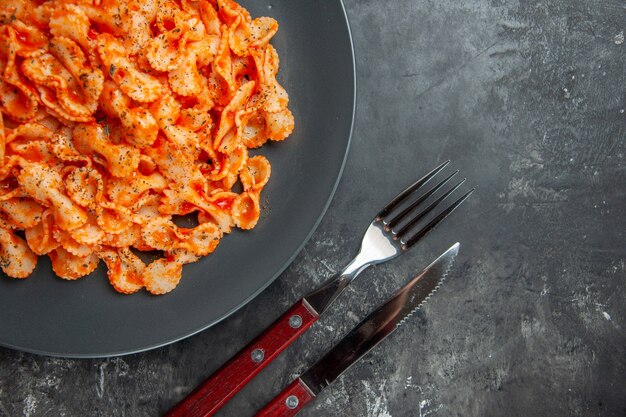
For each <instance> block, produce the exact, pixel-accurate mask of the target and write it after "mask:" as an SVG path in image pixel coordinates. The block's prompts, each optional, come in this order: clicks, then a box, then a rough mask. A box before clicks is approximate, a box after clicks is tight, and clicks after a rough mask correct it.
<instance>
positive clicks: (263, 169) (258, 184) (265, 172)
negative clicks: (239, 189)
mask: <svg viewBox="0 0 626 417" xmlns="http://www.w3.org/2000/svg"><path fill="white" fill-rule="evenodd" d="M271 173H272V166H271V165H270V162H269V161H268V160H267V158H266V157H264V156H263V155H257V156H253V157H252V158H248V161H247V163H246V165H245V166H244V167H243V168H242V169H241V171H240V172H239V178H240V179H241V184H242V185H243V189H244V191H248V190H260V189H262V188H263V187H265V184H267V182H268V181H269V179H270V174H271Z"/></svg>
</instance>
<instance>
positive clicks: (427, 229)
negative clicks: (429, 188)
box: [402, 188, 476, 250]
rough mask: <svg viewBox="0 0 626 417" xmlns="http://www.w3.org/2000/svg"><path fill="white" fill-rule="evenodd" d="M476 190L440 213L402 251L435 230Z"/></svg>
mask: <svg viewBox="0 0 626 417" xmlns="http://www.w3.org/2000/svg"><path fill="white" fill-rule="evenodd" d="M475 190H476V188H472V189H471V190H469V191H468V192H467V193H465V194H464V195H463V196H461V197H460V198H459V199H458V200H456V201H455V202H454V203H453V204H452V205H451V206H450V207H448V208H447V209H445V210H444V211H442V212H441V213H439V215H438V216H437V217H435V218H434V219H432V220H431V221H430V222H429V223H428V224H427V225H426V226H424V227H423V228H422V230H420V231H419V232H418V233H417V234H416V235H415V236H413V237H412V238H411V239H409V240H408V241H407V242H406V243H405V244H403V245H402V249H404V250H406V249H408V248H410V247H411V246H413V245H415V244H416V243H417V242H418V241H419V240H420V239H422V238H423V237H424V236H426V235H427V234H428V233H429V232H430V231H432V230H434V229H435V228H436V227H437V226H438V225H439V223H441V221H442V220H443V219H445V218H446V217H448V216H449V215H450V213H452V212H453V211H454V210H456V208H457V207H458V206H460V205H461V204H462V203H463V202H464V201H465V200H467V198H468V197H469V196H470V195H471V194H472V193H473V192H474V191H475Z"/></svg>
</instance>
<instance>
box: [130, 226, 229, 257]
mask: <svg viewBox="0 0 626 417" xmlns="http://www.w3.org/2000/svg"><path fill="white" fill-rule="evenodd" d="M142 238H143V240H144V241H145V242H146V243H147V244H148V245H149V246H150V247H153V248H155V249H158V250H162V251H173V250H175V249H182V250H186V251H188V252H190V253H193V254H194V255H197V256H206V255H208V254H209V253H211V252H213V251H214V250H215V247H216V246H217V244H218V243H219V241H220V239H221V238H222V232H221V230H220V229H219V227H217V225H216V224H215V223H212V222H207V223H202V224H199V225H198V226H196V227H194V228H191V229H188V228H181V227H178V226H176V225H175V224H174V223H173V222H172V221H171V220H169V219H167V218H164V217H160V218H155V219H153V220H152V221H150V222H149V223H147V224H146V225H145V226H144V228H143V230H142Z"/></svg>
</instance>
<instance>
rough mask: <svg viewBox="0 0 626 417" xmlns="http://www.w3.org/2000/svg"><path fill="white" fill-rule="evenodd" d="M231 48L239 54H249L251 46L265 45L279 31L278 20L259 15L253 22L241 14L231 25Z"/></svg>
mask: <svg viewBox="0 0 626 417" xmlns="http://www.w3.org/2000/svg"><path fill="white" fill-rule="evenodd" d="M229 30H230V36H229V45H230V49H231V50H232V51H233V52H234V53H236V54H237V55H239V56H248V55H249V48H250V47H251V46H252V47H264V46H265V45H267V44H268V43H269V41H270V39H272V37H273V36H274V35H275V34H276V32H277V31H278V22H277V21H276V20H274V19H272V18H271V17H258V18H256V19H254V20H253V21H252V22H249V21H248V20H246V19H245V18H244V17H243V16H242V15H239V17H237V19H236V20H235V22H234V23H233V24H232V26H231V27H230V29H229Z"/></svg>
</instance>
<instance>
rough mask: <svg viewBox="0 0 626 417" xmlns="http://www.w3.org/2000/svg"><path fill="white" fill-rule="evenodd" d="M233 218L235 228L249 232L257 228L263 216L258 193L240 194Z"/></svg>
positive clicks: (234, 202) (234, 205)
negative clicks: (260, 217)
mask: <svg viewBox="0 0 626 417" xmlns="http://www.w3.org/2000/svg"><path fill="white" fill-rule="evenodd" d="M231 213H232V216H233V221H234V223H235V226H237V227H239V228H240V229H245V230H249V229H252V228H253V227H254V226H256V224H257V222H258V221H259V216H260V215H261V206H260V203H259V193H258V191H244V192H243V193H241V194H239V195H238V196H237V198H235V201H233V206H232V211H231Z"/></svg>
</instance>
